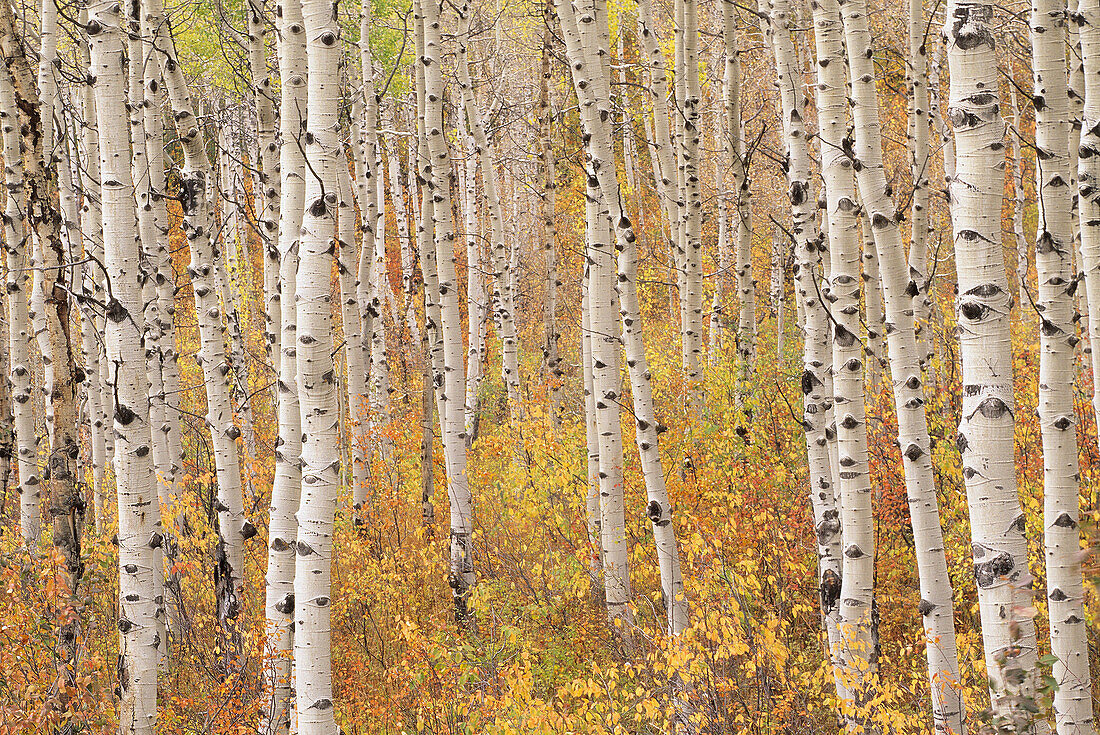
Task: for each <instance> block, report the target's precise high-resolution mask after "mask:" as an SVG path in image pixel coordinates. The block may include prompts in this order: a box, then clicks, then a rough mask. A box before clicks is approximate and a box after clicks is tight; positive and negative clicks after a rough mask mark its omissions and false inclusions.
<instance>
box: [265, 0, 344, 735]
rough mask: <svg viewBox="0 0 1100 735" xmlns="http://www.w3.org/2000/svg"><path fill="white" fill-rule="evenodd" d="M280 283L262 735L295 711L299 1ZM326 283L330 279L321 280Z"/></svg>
mask: <svg viewBox="0 0 1100 735" xmlns="http://www.w3.org/2000/svg"><path fill="white" fill-rule="evenodd" d="M275 17H276V19H277V23H278V28H277V31H278V35H277V38H278V44H279V49H278V51H279V53H278V56H279V79H280V81H281V87H282V94H281V96H280V99H279V138H278V140H279V179H280V182H279V232H278V236H277V238H276V242H278V244H279V283H278V287H277V290H278V293H279V296H280V303H281V304H282V306H283V307H284V308H281V309H280V310H279V313H280V325H279V330H280V335H279V342H278V344H279V347H280V350H281V352H282V354H281V355H280V357H279V361H278V365H279V380H278V383H277V384H276V386H277V392H278V394H279V399H278V401H277V402H276V411H277V417H278V422H279V435H278V439H277V440H276V442H275V478H274V482H273V484H272V487H271V508H270V513H269V517H268V545H267V548H268V552H267V592H266V596H265V606H264V607H265V611H266V616H267V626H266V627H267V645H266V648H265V649H264V695H265V702H264V708H263V713H262V716H261V722H260V730H261V732H262V733H263V734H264V735H287V733H289V732H290V727H291V720H292V717H293V711H294V691H293V688H292V685H291V681H292V676H291V673H292V670H293V662H294V572H295V550H296V548H297V546H296V539H297V533H298V523H297V521H296V520H295V513H296V512H297V511H298V506H299V502H300V498H301V492H302V465H301V457H302V415H301V412H300V406H299V403H298V348H297V345H298V329H297V326H298V309H297V302H298V292H297V274H298V238H299V233H300V231H301V228H302V215H303V213H304V211H305V177H306V175H307V174H306V162H305V155H304V152H303V148H302V146H300V145H299V144H298V141H299V140H302V139H303V138H304V135H305V103H306V99H305V91H306V89H305V85H306V37H305V27H304V25H303V21H302V4H301V2H300V0H279V5H278V9H277V11H276V16H275ZM326 281H327V279H326Z"/></svg>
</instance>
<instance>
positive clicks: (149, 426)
mask: <svg viewBox="0 0 1100 735" xmlns="http://www.w3.org/2000/svg"><path fill="white" fill-rule="evenodd" d="M120 8H122V9H125V17H124V18H123V16H122V11H121V10H120V11H119V12H117V13H116V12H115V11H114V10H108V11H106V13H105V14H104V19H105V20H107V21H112V20H115V17H114V16H116V15H117V16H118V17H117V22H118V28H117V29H109V30H108V33H110V32H118V33H119V35H121V33H122V32H123V24H125V34H126V35H125V37H124V40H123V41H122V44H120V46H122V45H123V44H124V48H125V49H126V58H127V60H128V63H127V64H126V65H125V67H123V72H122V73H121V74H119V75H118V79H117V80H116V79H110V80H108V83H107V84H106V85H105V86H106V87H107V89H101V90H98V91H99V92H101V93H102V94H103V95H104V96H116V95H118V92H117V91H116V90H114V89H113V87H114V86H115V85H116V84H118V86H120V87H121V88H122V95H121V96H122V99H123V100H124V101H125V107H124V109H125V112H126V113H127V116H128V122H129V131H128V133H127V134H125V135H122V134H120V133H119V132H118V131H111V136H112V138H113V140H112V145H113V147H114V150H113V153H112V151H110V150H108V148H106V147H101V148H100V154H101V156H103V157H104V159H105V158H106V156H107V155H115V156H117V157H118V158H119V159H121V162H120V161H117V160H116V161H111V165H112V167H113V168H115V169H116V170H117V168H118V167H119V166H121V165H124V164H125V159H126V156H125V154H122V153H120V152H119V151H120V150H121V151H125V150H127V148H128V149H129V153H130V159H131V160H130V179H129V184H130V187H131V188H130V192H129V197H123V198H122V203H123V204H124V203H127V202H128V203H129V206H130V210H129V212H130V213H131V214H133V213H135V210H136V214H137V222H136V225H135V224H134V223H133V221H131V225H132V226H131V227H130V228H129V230H130V232H131V233H132V235H133V238H135V242H134V244H133V251H136V252H137V253H138V259H137V261H136V262H137V263H138V265H134V263H133V262H130V263H126V264H124V265H122V266H121V267H120V268H119V269H118V270H119V272H121V274H122V276H121V277H122V278H124V279H125V278H130V277H132V276H131V275H130V273H129V271H130V270H131V269H132V270H133V271H134V273H135V274H136V277H137V281H138V298H137V300H136V303H137V306H138V313H140V314H141V315H142V319H140V320H136V324H135V326H136V328H137V331H138V334H139V335H140V340H139V342H138V345H139V346H140V347H144V348H145V349H144V350H143V351H142V352H140V353H139V354H143V357H144V358H145V364H144V365H143V366H141V367H143V368H144V374H145V384H144V385H143V386H140V387H142V388H145V390H144V392H143V393H141V394H139V395H140V396H141V397H140V399H138V400H139V401H140V402H142V406H141V410H139V411H138V413H139V414H140V415H141V416H142V418H143V419H144V424H145V427H144V428H143V429H141V432H142V436H141V438H142V439H143V440H144V443H143V444H139V445H138V449H137V451H144V452H146V453H147V454H148V455H149V456H148V458H145V457H142V458H141V462H142V464H143V465H144V464H148V467H147V468H144V467H139V469H140V470H141V472H142V473H143V476H142V479H143V480H149V481H151V483H152V485H153V487H155V488H156V490H155V495H154V497H155V498H156V502H154V503H152V504H151V505H152V506H153V508H154V509H155V512H149V510H148V509H147V508H148V506H147V505H146V504H145V501H147V500H148V493H146V492H142V493H141V494H140V495H139V496H138V500H139V501H141V502H142V504H141V505H139V506H138V508H140V510H139V511H137V512H139V513H140V514H141V517H140V518H137V517H136V516H137V513H135V510H134V509H133V508H131V509H130V512H131V513H132V514H134V515H135V518H133V519H131V522H133V521H134V520H136V521H137V522H138V523H140V524H141V525H142V526H145V525H148V524H150V523H151V524H154V525H155V527H156V531H155V533H156V534H157V536H156V543H155V544H153V545H152V546H151V547H150V550H149V555H150V556H151V557H152V560H153V565H152V567H153V568H152V589H151V590H148V591H147V595H148V597H149V598H150V599H151V600H152V601H153V605H154V607H153V610H154V618H153V621H152V622H153V628H154V629H153V634H152V637H153V641H154V644H155V649H156V656H155V657H156V659H157V663H158V664H159V667H158V668H160V669H163V670H167V667H168V621H167V620H166V613H167V606H166V604H165V585H166V579H165V571H166V570H165V568H164V551H165V548H166V544H165V537H164V532H163V523H162V520H161V508H162V506H165V507H166V506H167V505H168V504H169V502H170V500H171V499H170V496H169V493H168V489H167V487H166V486H165V485H164V483H162V482H159V481H158V479H157V474H156V473H157V472H158V471H159V469H160V467H159V466H158V463H159V464H160V466H164V465H166V464H167V459H168V456H167V455H168V453H167V444H166V443H165V442H164V441H163V438H164V437H163V433H161V434H160V436H157V432H156V431H155V429H154V426H160V425H162V424H163V423H164V404H163V403H161V402H160V401H157V400H154V397H155V396H156V395H157V394H159V393H161V392H162V389H161V385H160V383H161V371H160V360H159V359H157V357H156V355H155V353H154V352H153V351H152V350H150V349H149V347H148V345H149V341H148V336H149V332H150V326H149V325H148V324H147V323H146V322H145V319H144V316H145V314H144V310H145V309H146V308H147V307H148V306H149V300H147V299H146V286H147V284H148V282H149V277H148V271H149V270H150V268H151V265H150V259H149V249H150V247H149V246H151V245H152V243H153V242H154V241H155V240H156V234H155V228H154V226H153V210H152V208H151V207H150V208H148V209H146V208H143V207H136V205H137V203H138V200H139V199H142V200H144V201H148V198H149V162H148V158H147V156H146V140H145V113H144V106H145V90H144V81H145V76H144V74H145V72H144V70H143V69H142V64H141V63H140V60H141V58H142V53H141V3H140V2H138V3H130V4H129V5H121V6H120ZM101 12H102V11H101ZM89 27H90V28H91V27H92V26H89ZM104 40H105V41H106V43H105V44H104V46H105V49H106V50H107V51H108V53H107V58H108V59H110V56H111V53H113V50H111V46H112V45H113V41H112V40H111V39H110V38H108V37H106V36H105V37H104ZM118 56H119V58H120V59H121V57H122V53H119V55H118ZM94 65H95V64H94V57H93V64H92V66H91V67H90V68H93V69H94ZM115 73H116V72H115V70H114V69H113V68H112V69H110V71H109V74H111V75H112V76H113V75H115ZM96 79H97V82H98V79H99V77H98V76H97V77H96ZM117 114H118V111H117V110H112V111H111V113H109V115H110V117H111V118H112V120H113V117H114V115H117ZM101 117H106V115H104V116H101ZM105 171H106V169H105V168H103V167H101V173H103V172H105ZM60 178H61V177H60V175H59V180H60ZM104 180H105V181H110V182H111V183H110V185H111V186H114V185H115V184H114V180H113V179H109V178H108V177H107V176H104ZM101 188H102V187H101ZM118 196H119V195H118V192H117V191H113V192H111V193H110V194H109V196H108V197H107V198H108V199H112V200H113V199H116V198H118ZM111 206H112V210H114V211H115V212H117V213H121V212H123V209H122V204H119V203H118V202H117V201H112V202H111ZM123 216H125V215H123ZM113 228H114V223H113V222H110V223H108V227H107V228H105V229H104V234H105V235H106V233H107V229H113ZM124 231H125V228H124ZM112 234H115V233H112ZM147 243H148V245H147ZM130 247H131V245H130V243H127V245H126V249H125V250H124V251H123V255H125V256H129V254H130V252H131V250H130ZM110 258H111V255H110V254H109V253H108V254H107V256H106V258H105V260H104V262H105V263H110V262H111V260H110ZM108 277H109V278H110V269H108ZM150 296H151V298H152V299H153V300H154V301H155V299H156V297H155V294H152V293H150ZM119 298H120V300H121V297H119ZM108 316H110V314H108ZM123 357H124V359H132V357H131V356H130V355H124V356H123ZM131 369H133V368H132V367H130V366H127V367H126V369H125V370H124V369H122V368H119V367H117V366H116V367H115V368H114V369H113V370H112V372H114V373H115V374H116V375H120V374H122V373H124V372H128V371H129V370H131ZM127 389H129V387H127ZM124 394H125V391H120V392H119V395H118V397H119V398H121V397H122V396H123V395H124ZM117 418H118V417H117V416H116V419H117ZM116 434H117V435H118V436H119V441H129V440H130V439H132V437H128V436H125V435H123V434H122V432H118V431H116ZM157 439H162V441H160V442H157ZM131 446H133V443H132V442H131ZM120 461H123V460H121V459H120V458H119V457H118V456H117V455H116V457H115V464H116V466H117V465H118V464H119V462H120ZM165 469H166V470H167V468H165ZM145 472H148V476H147V477H146V476H145V475H144V473H145ZM122 474H123V472H119V471H117V470H116V472H115V475H116V483H115V484H116V485H118V482H117V480H118V478H119V477H121V476H122ZM142 490H144V488H142ZM118 507H119V508H123V507H124V504H123V503H119V506H118ZM123 522H124V519H123V518H122V516H121V515H120V516H119V523H120V528H121V527H122V523H123ZM143 541H144V540H142V539H139V540H138V543H142V542H143ZM178 599H179V598H178V597H175V596H173V600H174V601H178ZM178 610H179V608H178V607H177V608H175V609H174V611H173V621H174V623H175V625H176V627H175V630H178V629H179V627H178V615H176V614H175V613H177V612H178ZM141 655H145V654H144V651H143V652H142V654H141Z"/></svg>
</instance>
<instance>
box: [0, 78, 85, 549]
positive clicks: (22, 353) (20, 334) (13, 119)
mask: <svg viewBox="0 0 1100 735" xmlns="http://www.w3.org/2000/svg"><path fill="white" fill-rule="evenodd" d="M0 128H2V129H3V144H4V173H5V194H6V197H5V198H6V200H7V201H6V204H5V208H4V254H5V260H6V264H7V283H6V288H5V293H6V294H7V306H8V324H9V332H8V339H9V341H8V348H9V350H10V351H11V352H10V354H11V359H10V369H11V372H10V375H9V376H8V378H9V380H10V381H11V392H12V401H13V402H14V406H13V408H14V415H15V439H16V445H17V450H16V455H17V465H18V470H19V530H20V533H21V534H22V538H23V545H24V546H26V548H27V549H29V550H34V549H36V548H37V547H38V541H39V538H40V537H41V535H42V509H41V484H42V479H41V476H40V475H39V472H38V451H37V448H36V447H37V436H36V435H35V430H34V386H33V380H32V378H33V377H34V370H33V369H32V367H31V326H30V315H29V314H28V313H27V310H28V304H27V289H28V286H29V285H30V277H29V273H28V270H27V261H28V258H29V254H28V253H27V245H28V238H27V234H26V231H25V230H24V229H23V223H24V222H26V205H25V191H26V190H25V188H24V186H23V161H22V157H21V155H20V139H19V113H18V110H17V108H16V106H15V89H14V87H13V86H12V79H11V75H10V74H9V73H8V68H7V64H6V63H5V64H4V65H3V68H0ZM96 517H97V518H98V513H97V516H96Z"/></svg>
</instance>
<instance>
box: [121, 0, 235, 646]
mask: <svg viewBox="0 0 1100 735" xmlns="http://www.w3.org/2000/svg"><path fill="white" fill-rule="evenodd" d="M142 22H143V24H144V27H145V28H147V29H148V32H149V33H151V34H152V35H151V38H152V39H153V45H154V48H155V49H156V50H157V51H158V52H159V54H160V63H161V72H162V74H163V79H164V83H165V86H166V87H167V88H168V97H169V101H170V103H171V106H172V117H173V118H174V120H175V124H176V133H177V136H178V138H179V141H180V143H181V148H182V150H183V165H182V166H181V167H180V170H179V186H180V205H181V206H180V208H181V210H182V213H183V232H184V235H185V236H186V238H187V242H188V245H189V247H190V251H191V261H190V263H189V264H188V266H187V272H188V274H189V275H190V276H191V286H192V290H193V291H194V294H195V314H196V316H197V318H198V326H199V339H200V343H201V346H200V349H199V353H198V354H197V355H196V360H197V361H198V362H199V363H200V366H201V367H202V373H203V380H204V382H205V384H206V404H207V415H206V424H207V426H209V427H210V439H211V444H212V445H213V449H214V465H215V474H216V479H217V500H216V503H215V507H216V508H217V511H218V546H217V549H216V551H215V571H214V579H215V593H216V596H217V618H218V621H219V623H220V625H221V626H222V629H223V631H224V632H225V640H224V641H223V649H224V650H223V651H222V655H223V656H225V657H226V658H227V660H230V659H233V658H234V657H235V656H236V653H235V649H236V647H237V636H236V634H235V620H236V618H237V616H238V614H239V613H240V604H241V601H240V596H241V594H242V592H243V589H244V542H245V541H246V540H248V539H250V538H252V537H253V536H254V535H255V534H256V528H255V526H253V525H252V523H251V522H250V521H248V520H247V519H246V518H245V513H244V498H243V494H242V491H241V468H240V463H239V460H238V455H237V439H238V438H239V437H240V435H241V432H240V429H239V428H237V425H236V424H235V423H234V421H233V407H232V403H231V401H230V385H229V381H230V378H229V370H228V365H227V361H226V353H225V343H224V341H223V338H222V311H221V307H220V305H219V302H218V293H217V290H216V287H215V268H216V267H217V264H216V262H215V258H216V251H215V249H214V246H213V243H212V241H211V230H212V226H213V224H214V217H213V212H212V210H211V207H210V204H209V201H208V199H207V187H209V186H215V185H216V183H217V182H216V181H215V180H214V176H213V169H212V167H211V165H210V159H209V158H208V157H207V155H206V142H205V139H204V136H203V133H202V129H201V128H200V127H199V124H198V119H197V118H196V117H195V113H194V106H193V105H192V103H191V93H190V91H189V90H188V89H187V82H186V80H185V79H184V76H183V71H182V69H180V67H179V64H178V62H177V61H176V52H175V45H174V43H173V41H172V38H171V36H170V35H169V33H168V29H167V25H166V20H165V17H164V7H163V4H162V2H161V0H147V2H146V4H145V14H144V16H143V19H142Z"/></svg>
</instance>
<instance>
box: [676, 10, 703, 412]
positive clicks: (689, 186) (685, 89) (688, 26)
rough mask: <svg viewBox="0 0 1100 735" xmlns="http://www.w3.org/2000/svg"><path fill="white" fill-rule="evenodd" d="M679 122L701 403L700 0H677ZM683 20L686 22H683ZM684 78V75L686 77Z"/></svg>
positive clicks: (690, 327)
mask: <svg viewBox="0 0 1100 735" xmlns="http://www.w3.org/2000/svg"><path fill="white" fill-rule="evenodd" d="M676 5H677V8H678V10H677V15H676V17H677V25H678V32H677V34H676V41H677V47H678V48H677V54H676V60H677V63H678V64H679V65H680V68H678V69H677V74H676V80H677V107H678V109H677V117H676V119H677V124H678V125H679V126H680V148H679V153H680V178H681V183H682V190H681V194H680V198H681V200H682V202H683V206H682V208H681V212H682V214H681V218H682V220H683V239H682V244H681V245H680V250H682V252H683V269H684V276H683V285H684V291H683V292H682V293H681V294H680V333H681V335H682V336H681V342H682V344H681V349H682V352H683V369H684V378H685V380H686V382H687V387H688V393H689V397H690V400H691V401H692V405H693V406H695V407H696V408H700V407H701V406H702V403H701V400H702V385H701V383H702V356H703V239H702V238H703V198H702V190H701V187H700V178H701V173H700V169H699V137H700V132H699V118H700V116H699V103H700V99H701V98H702V92H701V90H700V83H699V9H698V4H697V2H696V0H676ZM681 24H682V25H681ZM681 79H682V80H683V81H682V83H681Z"/></svg>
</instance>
